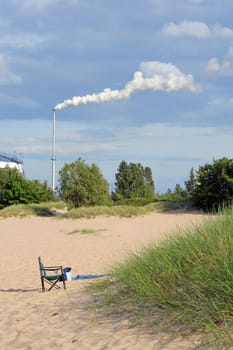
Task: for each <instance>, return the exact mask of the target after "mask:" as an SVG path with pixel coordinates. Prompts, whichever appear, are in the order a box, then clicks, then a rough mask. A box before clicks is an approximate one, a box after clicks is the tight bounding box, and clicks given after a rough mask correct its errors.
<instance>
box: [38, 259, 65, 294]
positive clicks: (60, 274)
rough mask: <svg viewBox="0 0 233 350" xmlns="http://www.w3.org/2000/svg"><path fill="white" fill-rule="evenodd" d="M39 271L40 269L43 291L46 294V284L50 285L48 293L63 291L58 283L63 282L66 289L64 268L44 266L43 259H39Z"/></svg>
mask: <svg viewBox="0 0 233 350" xmlns="http://www.w3.org/2000/svg"><path fill="white" fill-rule="evenodd" d="M38 262H39V269H40V278H41V286H42V291H43V292H45V290H46V289H45V283H47V284H48V285H49V288H48V292H49V291H50V290H51V289H52V288H55V289H62V288H61V287H60V286H59V285H58V284H57V283H58V282H62V283H63V288H64V289H66V284H65V274H64V271H63V267H62V266H61V265H59V266H44V264H43V263H42V261H41V257H40V256H39V257H38Z"/></svg>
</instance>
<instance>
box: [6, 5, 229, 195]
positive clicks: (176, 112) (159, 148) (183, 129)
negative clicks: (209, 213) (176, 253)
mask: <svg viewBox="0 0 233 350" xmlns="http://www.w3.org/2000/svg"><path fill="white" fill-rule="evenodd" d="M232 13H233V2H232V0H222V1H219V0H176V1H174V0H143V1H137V0H125V1H124V2H120V4H119V2H116V1H113V0H92V1H89V0H40V1H36V0H8V1H4V2H3V1H1V3H0V33H1V35H0V130H1V138H0V152H6V153H10V154H11V153H13V152H16V153H17V154H18V155H20V156H21V157H22V158H23V161H24V169H25V175H26V178H27V179H39V180H41V181H44V180H46V181H48V183H49V184H51V178H52V175H51V169H52V167H51V153H52V117H53V112H52V110H53V108H55V107H56V109H57V110H56V158H57V160H56V169H57V173H58V171H59V170H60V169H61V168H62V166H63V165H64V164H65V163H70V162H72V161H75V160H76V159H78V158H79V157H81V158H83V159H84V160H86V162H87V163H88V164H90V163H92V162H95V163H96V164H97V165H98V166H99V167H100V169H101V171H102V173H103V175H104V177H105V178H106V179H107V180H108V182H109V184H110V186H111V187H112V186H113V184H114V182H115V174H116V172H117V168H118V166H119V164H120V162H121V161H122V160H125V161H127V162H134V163H137V162H140V163H141V164H142V165H143V166H149V167H151V169H152V173H153V178H154V181H155V190H156V192H164V191H166V190H167V189H168V188H171V189H173V188H174V186H175V185H176V184H177V183H179V184H180V185H181V186H183V184H184V181H185V180H187V179H188V177H189V173H190V170H191V168H192V167H194V168H195V169H198V167H199V166H200V165H204V164H205V163H207V162H212V160H213V159H214V158H215V159H218V158H220V157H223V156H226V157H230V158H231V157H232V154H233V137H232V136H233V118H232V116H233V113H232V112H233V94H232V88H233V79H232V78H233V25H232ZM135 72H136V73H135ZM106 88H107V89H109V90H104V89H106ZM100 93H102V94H100ZM73 97H75V98H74V99H72V98H73ZM64 101H65V102H64ZM80 101H81V102H80ZM84 103H85V104H84ZM56 178H58V175H57V176H56Z"/></svg>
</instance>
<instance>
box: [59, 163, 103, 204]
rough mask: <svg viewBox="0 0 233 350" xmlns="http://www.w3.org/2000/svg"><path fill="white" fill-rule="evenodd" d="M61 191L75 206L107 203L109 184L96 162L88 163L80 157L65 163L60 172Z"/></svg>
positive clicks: (64, 197)
mask: <svg viewBox="0 0 233 350" xmlns="http://www.w3.org/2000/svg"><path fill="white" fill-rule="evenodd" d="M58 181H59V192H60V196H61V198H62V199H64V200H65V201H66V202H68V203H69V204H70V205H71V206H73V207H76V208H77V207H81V206H87V205H88V206H89V205H90V206H91V205H100V204H107V203H109V201H110V194H109V185H108V183H107V181H106V180H105V179H104V177H103V175H102V173H101V171H100V169H99V168H98V166H97V165H96V164H94V163H93V164H92V165H91V166H89V165H87V164H86V163H85V161H84V160H82V159H81V158H79V159H78V160H76V161H75V162H73V163H70V164H65V165H64V167H63V168H62V169H61V170H60V172H59V180H58Z"/></svg>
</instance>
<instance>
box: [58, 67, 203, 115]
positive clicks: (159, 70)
mask: <svg viewBox="0 0 233 350" xmlns="http://www.w3.org/2000/svg"><path fill="white" fill-rule="evenodd" d="M140 68H141V71H137V72H135V73H134V77H133V79H132V80H130V81H129V82H127V83H126V85H125V87H124V88H123V89H122V90H111V89H109V88H107V89H104V90H103V91H102V92H100V93H97V94H95V93H93V94H88V95H85V96H74V97H72V98H71V99H68V100H65V101H64V102H62V103H59V104H57V105H56V106H55V107H54V110H61V109H63V108H66V107H72V106H80V105H85V104H89V103H104V102H110V101H119V100H124V99H127V98H129V97H131V96H132V95H133V94H134V93H135V92H137V91H143V90H155V91H165V92H171V91H177V90H181V89H187V90H190V91H191V92H196V91H199V90H200V86H198V85H197V84H195V83H194V81H193V77H192V75H191V74H188V75H186V74H183V73H182V72H181V71H180V70H179V69H178V68H177V67H176V66H174V65H173V64H171V63H162V62H158V61H152V62H143V63H141V65H140Z"/></svg>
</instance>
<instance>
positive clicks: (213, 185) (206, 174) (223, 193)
mask: <svg viewBox="0 0 233 350" xmlns="http://www.w3.org/2000/svg"><path fill="white" fill-rule="evenodd" d="M232 197H233V159H228V158H225V157H224V158H221V159H218V160H214V161H213V164H205V165H204V166H200V167H199V169H198V171H197V172H196V178H195V181H194V183H193V185H192V187H191V189H190V199H191V201H192V202H193V204H194V205H196V206H198V207H200V208H202V209H204V210H212V209H218V208H219V206H221V205H223V204H224V203H228V202H230V201H231V200H232Z"/></svg>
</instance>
